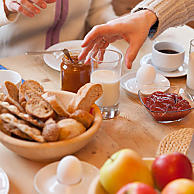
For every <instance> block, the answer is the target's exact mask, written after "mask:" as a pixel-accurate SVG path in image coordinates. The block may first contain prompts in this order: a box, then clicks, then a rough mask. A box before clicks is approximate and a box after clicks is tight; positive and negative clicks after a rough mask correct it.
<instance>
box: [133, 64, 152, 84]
mask: <svg viewBox="0 0 194 194" xmlns="http://www.w3.org/2000/svg"><path fill="white" fill-rule="evenodd" d="M155 78H156V70H155V68H154V67H153V66H152V65H150V64H144V65H142V66H141V67H140V68H139V69H138V71H137V73H136V81H137V84H140V85H148V84H152V83H153V82H154V80H155Z"/></svg>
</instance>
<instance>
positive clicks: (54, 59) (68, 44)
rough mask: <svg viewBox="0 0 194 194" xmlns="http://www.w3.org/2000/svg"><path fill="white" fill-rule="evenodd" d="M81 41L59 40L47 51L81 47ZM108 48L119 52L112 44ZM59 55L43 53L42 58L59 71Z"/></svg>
mask: <svg viewBox="0 0 194 194" xmlns="http://www.w3.org/2000/svg"><path fill="white" fill-rule="evenodd" d="M81 43H82V40H71V41H65V42H60V43H57V44H55V45H52V46H51V47H49V48H48V49H47V50H48V51H51V50H60V49H64V48H67V49H70V50H71V49H81ZM108 49H112V50H116V51H118V52H120V53H121V51H120V50H119V49H117V48H116V47H114V46H112V45H109V46H108ZM59 56H60V53H59V54H58V55H55V54H44V55H43V59H44V61H45V63H46V64H47V65H48V66H49V67H51V68H52V69H54V70H57V71H60V63H61V58H60V57H59Z"/></svg>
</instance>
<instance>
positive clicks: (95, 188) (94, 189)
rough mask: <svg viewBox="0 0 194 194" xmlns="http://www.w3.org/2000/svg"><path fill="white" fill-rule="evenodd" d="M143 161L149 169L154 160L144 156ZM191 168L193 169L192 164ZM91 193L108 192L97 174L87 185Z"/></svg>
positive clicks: (102, 193) (105, 193)
mask: <svg viewBox="0 0 194 194" xmlns="http://www.w3.org/2000/svg"><path fill="white" fill-rule="evenodd" d="M142 159H143V161H144V162H145V163H146V165H147V166H148V168H149V169H150V170H151V167H152V163H153V161H154V160H155V158H154V157H144V158H142ZM192 166H193V170H194V165H192ZM90 193H93V194H108V193H107V192H106V191H105V189H104V188H103V186H102V184H101V183H100V176H97V177H96V178H95V179H94V180H93V181H92V183H91V185H90V187H89V192H88V194H90Z"/></svg>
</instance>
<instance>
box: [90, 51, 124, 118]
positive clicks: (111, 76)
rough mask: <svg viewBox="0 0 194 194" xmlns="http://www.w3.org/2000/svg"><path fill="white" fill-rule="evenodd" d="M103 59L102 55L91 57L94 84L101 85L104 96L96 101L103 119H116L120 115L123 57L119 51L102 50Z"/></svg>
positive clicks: (91, 79)
mask: <svg viewBox="0 0 194 194" xmlns="http://www.w3.org/2000/svg"><path fill="white" fill-rule="evenodd" d="M100 52H103V53H104V56H103V58H102V57H101V56H100V55H97V56H95V57H91V67H92V70H91V76H90V81H91V82H92V83H100V84H101V85H102V88H103V95H102V96H101V97H100V98H99V99H98V100H97V101H96V104H97V105H98V106H99V108H100V110H101V113H102V117H103V119H111V118H114V117H115V116H116V115H118V113H119V97H120V77H121V59H122V55H121V53H119V52H118V51H115V50H110V49H102V50H100Z"/></svg>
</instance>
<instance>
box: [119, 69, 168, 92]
mask: <svg viewBox="0 0 194 194" xmlns="http://www.w3.org/2000/svg"><path fill="white" fill-rule="evenodd" d="M120 84H121V87H122V88H123V89H124V90H125V91H126V92H127V94H134V95H138V90H139V89H140V88H139V87H138V85H137V83H136V71H131V72H129V73H127V74H125V75H124V76H122V78H121V81H120ZM149 86H150V87H151V88H152V92H155V91H158V90H160V91H162V92H165V91H166V90H168V89H169V87H170V82H169V80H168V79H167V78H166V77H164V76H163V75H162V74H160V73H156V79H155V81H154V83H153V84H151V85H149ZM154 87H156V90H153V88H154ZM160 87H161V88H160Z"/></svg>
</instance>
